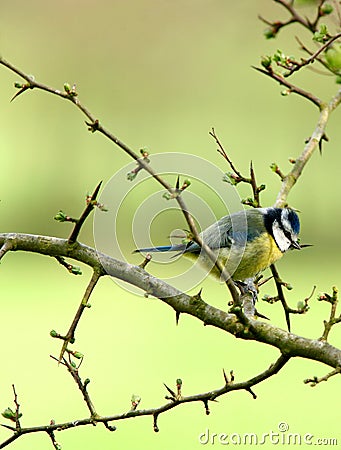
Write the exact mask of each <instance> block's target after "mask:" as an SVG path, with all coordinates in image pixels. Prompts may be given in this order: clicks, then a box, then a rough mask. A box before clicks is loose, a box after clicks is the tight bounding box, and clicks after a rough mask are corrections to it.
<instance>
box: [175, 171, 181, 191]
mask: <svg viewBox="0 0 341 450" xmlns="http://www.w3.org/2000/svg"><path fill="white" fill-rule="evenodd" d="M175 187H176V190H177V191H178V190H179V188H180V175H178V178H177V180H176V184H175Z"/></svg>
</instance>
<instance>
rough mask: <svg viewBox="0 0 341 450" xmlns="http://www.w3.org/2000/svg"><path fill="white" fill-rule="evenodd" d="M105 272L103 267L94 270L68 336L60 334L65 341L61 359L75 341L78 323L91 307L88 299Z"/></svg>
mask: <svg viewBox="0 0 341 450" xmlns="http://www.w3.org/2000/svg"><path fill="white" fill-rule="evenodd" d="M104 273H105V272H104V270H103V269H102V270H99V269H97V268H96V269H95V270H94V272H93V274H92V277H91V280H90V282H89V284H88V286H87V288H86V291H85V293H84V296H83V298H82V301H81V303H80V305H79V307H78V310H77V312H76V314H75V317H74V319H73V321H72V323H71V326H70V328H69V331H68V332H67V334H66V336H59V337H60V338H61V339H63V341H64V343H63V346H62V349H61V352H60V355H59V361H61V360H62V358H63V355H64V353H65V351H66V349H67V346H68V345H69V343H70V342H72V343H73V342H74V341H75V331H76V328H77V325H78V323H79V321H80V319H81V317H82V314H83V312H84V309H85V308H88V307H89V303H88V301H89V298H90V296H91V294H92V291H93V290H94V288H95V286H96V284H97V282H98V280H99V279H100V277H101V276H103V275H104Z"/></svg>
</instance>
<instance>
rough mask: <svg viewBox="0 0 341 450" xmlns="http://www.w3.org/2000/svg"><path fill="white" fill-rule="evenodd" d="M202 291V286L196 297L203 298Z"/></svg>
mask: <svg viewBox="0 0 341 450" xmlns="http://www.w3.org/2000/svg"><path fill="white" fill-rule="evenodd" d="M201 293H202V288H200V290H199V292H198V293H197V294H196V295H195V296H194V297H195V298H197V299H198V300H202V298H201Z"/></svg>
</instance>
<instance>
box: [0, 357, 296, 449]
mask: <svg viewBox="0 0 341 450" xmlns="http://www.w3.org/2000/svg"><path fill="white" fill-rule="evenodd" d="M289 359H290V356H287V355H280V357H279V358H278V359H277V360H276V361H275V363H273V364H271V365H270V367H269V368H268V369H266V370H264V372H262V373H260V374H259V375H256V376H255V377H253V378H250V379H249V380H247V381H242V382H239V383H235V382H234V380H235V377H234V375H233V372H232V371H231V378H230V380H229V379H228V378H227V376H226V374H225V371H223V375H224V385H223V386H222V387H220V388H218V389H215V390H212V391H209V392H204V393H201V394H196V395H190V396H182V395H181V396H177V397H176V398H174V399H172V400H170V401H169V402H167V403H165V404H164V405H162V406H159V407H157V408H151V409H130V410H129V411H127V412H124V413H122V414H116V415H109V416H99V415H98V414H96V413H95V411H94V409H93V412H92V413H91V416H90V417H88V418H84V419H79V420H75V421H72V422H65V423H54V422H53V421H52V423H50V425H42V426H37V427H28V428H21V429H20V430H19V431H16V429H15V428H13V427H9V426H8V425H2V426H5V427H6V428H9V429H10V430H12V431H13V432H14V431H15V433H14V434H13V435H12V436H11V437H10V438H9V439H7V440H6V441H4V442H2V443H1V444H0V449H1V448H5V447H6V446H7V445H9V444H11V443H12V442H13V441H15V440H16V439H18V438H19V437H21V436H23V435H25V434H28V433H39V432H45V433H48V434H49V436H51V433H54V432H55V431H62V430H67V429H69V428H75V427H78V426H84V425H96V424H97V423H103V424H104V425H105V427H106V428H107V429H109V430H110V431H115V430H116V427H113V426H110V425H108V424H109V422H116V421H119V420H124V419H129V418H132V417H142V416H152V417H153V428H154V431H156V432H158V431H159V427H158V424H157V419H158V417H159V415H160V414H162V413H165V412H167V411H169V410H171V409H173V408H175V407H177V406H180V405H183V404H186V403H193V402H202V403H203V404H204V407H205V413H206V414H210V410H209V407H208V402H210V401H215V400H216V399H217V398H218V397H220V396H222V395H224V394H227V393H229V392H232V391H239V390H246V391H247V392H249V393H250V394H251V395H252V397H253V398H254V399H255V398H257V396H256V394H255V393H254V392H253V391H252V389H251V388H252V387H253V386H255V385H257V384H259V383H261V382H262V381H264V380H266V379H268V378H270V377H272V376H273V375H276V374H277V373H278V372H279V371H280V370H281V369H282V367H283V366H284V365H285V364H286V363H287V362H288V361H289ZM63 363H67V361H66V359H63ZM65 365H66V367H67V369H68V370H69V372H70V373H71V375H72V377H73V378H74V380H75V381H76V383H77V385H78V387H79V389H80V390H81V392H82V394H83V395H84V391H85V393H86V394H87V391H86V386H85V387H84V384H85V382H82V381H81V379H80V377H79V374H78V371H77V370H75V369H73V368H72V367H70V365H69V363H67V364H65ZM87 395H88V394H87ZM89 402H90V403H91V400H90V399H89ZM91 405H92V403H91ZM92 408H93V406H92Z"/></svg>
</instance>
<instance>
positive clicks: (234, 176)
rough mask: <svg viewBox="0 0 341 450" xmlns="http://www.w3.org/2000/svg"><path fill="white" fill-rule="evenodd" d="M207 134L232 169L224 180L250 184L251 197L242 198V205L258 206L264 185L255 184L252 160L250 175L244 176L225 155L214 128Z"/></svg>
mask: <svg viewBox="0 0 341 450" xmlns="http://www.w3.org/2000/svg"><path fill="white" fill-rule="evenodd" d="M209 135H210V136H212V137H213V139H214V140H215V142H216V144H217V145H218V149H217V151H218V153H219V154H220V155H221V156H222V157H223V158H224V159H225V160H226V161H227V163H228V164H229V166H230V167H231V169H232V173H227V174H226V181H227V182H229V183H230V184H232V185H236V184H238V183H247V184H249V185H250V186H251V188H252V192H253V199H252V198H248V199H245V200H242V203H243V204H244V205H249V206H252V207H253V208H260V207H261V204H260V198H259V194H260V192H261V191H263V190H264V189H265V185H264V184H261V185H260V186H257V182H256V175H255V172H254V169H253V164H252V161H251V162H250V177H249V178H247V177H244V176H243V175H242V174H241V172H240V171H239V170H237V168H236V166H235V165H234V164H233V162H232V160H231V159H230V158H229V156H228V155H227V153H226V151H225V149H224V147H223V145H222V143H221V141H220V139H219V138H218V136H217V134H216V132H215V129H214V128H212V130H211V131H210V132H209Z"/></svg>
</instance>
